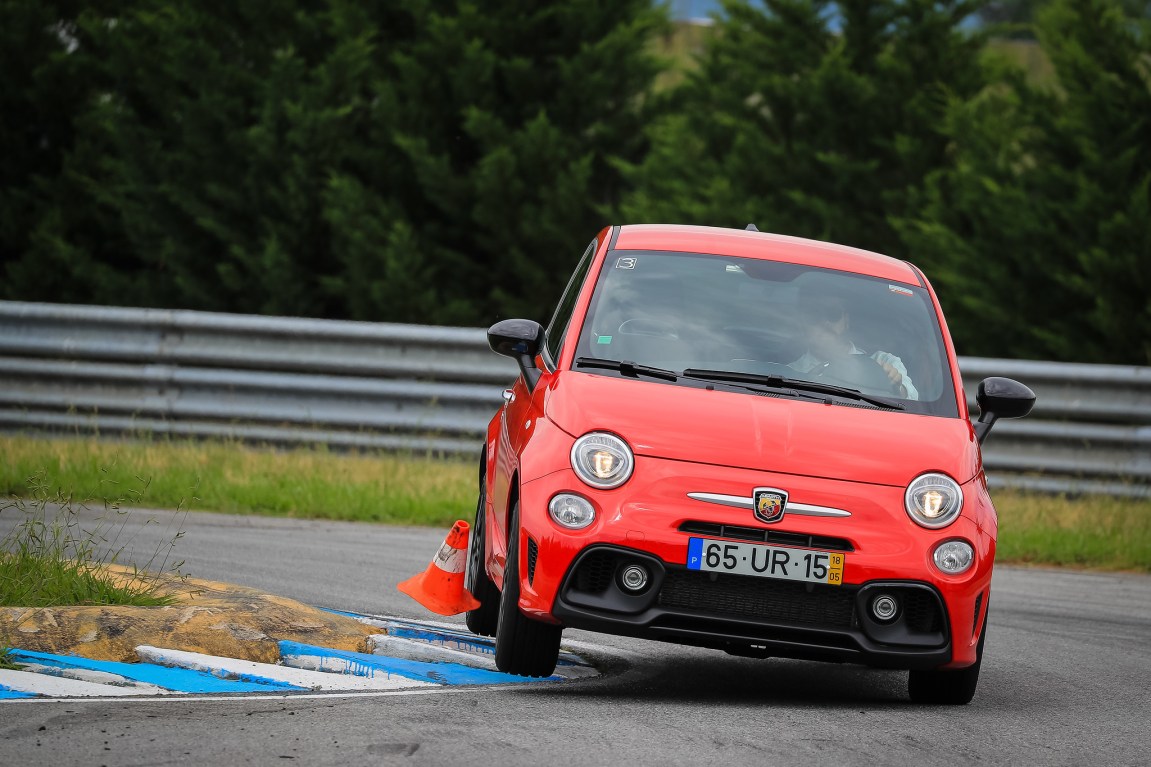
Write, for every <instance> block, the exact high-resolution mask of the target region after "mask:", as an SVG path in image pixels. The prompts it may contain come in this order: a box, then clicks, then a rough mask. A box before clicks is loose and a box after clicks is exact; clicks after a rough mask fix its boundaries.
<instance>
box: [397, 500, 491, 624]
mask: <svg viewBox="0 0 1151 767" xmlns="http://www.w3.org/2000/svg"><path fill="white" fill-rule="evenodd" d="M467 557H468V523H467V522H464V521H463V520H462V519H461V520H459V521H458V522H456V523H455V524H454V525H452V530H451V532H449V533H448V537H447V538H445V539H444V545H443V546H441V547H440V550H439V552H437V553H436V555H435V556H434V557H432V563H431V564H430V565H428V567H427V569H426V570H424V571H423V572H422V573H420V574H419V575H416V576H414V577H412V578H408V579H407V580H406V581H403V582H402V583H400V584H398V585H397V586H396V588H398V589H399V590H400V591H402V592H404V593H405V594H407V595H408V596H409V597H411V598H412V599H414V600H416V601H417V602H419V603H420V604H421V605H423V606H424V607H426V608H428V609H429V610H431V611H432V612H434V613H439V614H440V615H458V614H460V613H462V612H464V611H466V610H475V609H477V608H479V606H480V603H479V602H478V601H477V600H476V598H475V597H473V596H472V595H471V594H469V593H468V592H467V591H466V590H465V589H464V565H465V564H466V562H467Z"/></svg>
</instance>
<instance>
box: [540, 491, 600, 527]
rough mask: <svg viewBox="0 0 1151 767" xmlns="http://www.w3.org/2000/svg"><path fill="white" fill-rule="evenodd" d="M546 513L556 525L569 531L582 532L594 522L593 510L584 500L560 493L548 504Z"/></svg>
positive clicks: (570, 494) (576, 496)
mask: <svg viewBox="0 0 1151 767" xmlns="http://www.w3.org/2000/svg"><path fill="white" fill-rule="evenodd" d="M548 513H549V514H551V515H552V519H554V520H555V522H556V524H557V525H560V526H561V527H566V528H567V529H569V530H582V529H584V528H585V527H587V526H588V525H590V524H591V523H592V522H595V508H594V507H593V506H592V505H591V503H590V502H589V501H588V500H587V499H586V498H581V497H580V496H578V495H574V494H572V493H560V494H559V495H557V496H556V497H554V498H552V499H551V501H550V502H549V503H548Z"/></svg>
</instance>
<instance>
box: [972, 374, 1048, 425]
mask: <svg viewBox="0 0 1151 767" xmlns="http://www.w3.org/2000/svg"><path fill="white" fill-rule="evenodd" d="M975 401H976V402H978V403H979V412H980V416H979V418H980V420H983V414H986V413H987V412H992V413H995V416H996V417H997V418H1022V417H1023V416H1025V415H1027V414H1028V413H1030V412H1031V408H1033V407H1035V392H1033V391H1031V389H1030V388H1029V387H1027V386H1024V385H1023V384H1021V383H1019V382H1018V381H1016V380H1014V379H1011V378H998V377H995V376H992V377H991V378H984V379H983V380H982V381H980V382H979V392H978V393H977V394H976V395H975Z"/></svg>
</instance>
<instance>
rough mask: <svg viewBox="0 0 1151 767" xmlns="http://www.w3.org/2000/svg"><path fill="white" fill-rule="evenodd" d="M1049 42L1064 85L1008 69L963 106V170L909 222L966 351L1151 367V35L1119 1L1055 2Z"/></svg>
mask: <svg viewBox="0 0 1151 767" xmlns="http://www.w3.org/2000/svg"><path fill="white" fill-rule="evenodd" d="M1038 36H1039V39H1040V40H1041V42H1042V44H1043V46H1044V50H1045V51H1046V53H1047V55H1048V56H1049V57H1050V58H1051V60H1052V62H1053V63H1054V66H1055V69H1056V74H1057V77H1058V81H1057V87H1049V86H1044V85H1035V84H1032V83H1029V82H1028V81H1027V80H1026V79H1025V78H1024V77H1023V74H1022V73H1021V72H1018V71H1011V70H1009V69H1008V70H1006V71H1005V72H1004V73H1003V75H1002V84H1001V85H1000V86H999V87H996V88H993V89H989V90H988V91H987V92H985V93H983V94H982V95H981V96H980V97H979V98H976V99H973V100H971V101H969V102H966V103H964V102H958V101H957V102H956V103H954V104H953V105H952V109H951V110H950V116H949V119H948V122H947V127H946V132H947V133H948V134H949V135H950V136H951V139H952V141H953V143H954V151H955V155H956V162H955V165H954V167H953V168H951V169H947V170H943V171H940V172H939V173H937V174H935V175H934V176H933V177H932V178H931V179H930V181H929V182H928V184H927V185H926V187H925V190H924V192H923V194H922V197H921V198H920V200H919V212H918V214H917V215H915V216H913V217H911V218H909V219H908V220H905V221H903V222H901V223H900V229H901V231H902V233H903V235H904V237H905V239H906V241H907V242H908V245H909V247H910V248H912V249H914V250H915V252H917V253H918V254H920V255H921V257H922V258H923V260H924V261H926V262H927V264H928V266H929V268H933V269H934V276H935V282H936V286H937V288H939V290H940V292H941V296H942V298H941V300H942V301H943V302H944V308H945V309H946V310H947V311H948V313H949V315H950V316H951V318H952V330H953V333H954V335H955V338H956V344H957V346H958V347H959V349H960V352H961V353H966V354H978V355H988V356H1009V357H1027V358H1035V359H1050V360H1061V361H1078V362H1112V363H1126V364H1138V365H1146V364H1148V363H1151V77H1149V76H1148V72H1147V65H1146V62H1147V60H1148V57H1149V56H1151V38H1149V37H1148V36H1147V35H1146V34H1142V33H1140V31H1139V28H1138V26H1137V25H1135V24H1133V23H1132V21H1131V20H1130V19H1129V18H1128V17H1126V16H1125V14H1124V13H1123V12H1122V10H1121V9H1120V7H1119V6H1118V5H1117V4H1116V3H1115V2H1114V0H1057V2H1055V3H1053V4H1052V6H1051V7H1050V8H1048V9H1047V10H1045V11H1044V12H1042V13H1041V14H1040V16H1039V23H1038ZM1001 66H1002V65H1001Z"/></svg>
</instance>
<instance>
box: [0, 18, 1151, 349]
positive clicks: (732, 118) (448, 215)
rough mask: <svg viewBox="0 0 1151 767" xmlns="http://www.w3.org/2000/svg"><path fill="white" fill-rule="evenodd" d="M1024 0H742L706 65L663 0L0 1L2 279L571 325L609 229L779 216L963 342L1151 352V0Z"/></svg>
mask: <svg viewBox="0 0 1151 767" xmlns="http://www.w3.org/2000/svg"><path fill="white" fill-rule="evenodd" d="M1003 5H1004V3H1000V4H999V6H992V5H991V4H989V3H987V2H983V1H982V0H840V1H838V2H832V1H830V0H764V2H762V3H747V2H736V1H735V0H725V1H724V3H723V7H724V12H723V14H722V15H721V16H719V17H717V18H716V20H715V22H714V24H713V25H712V26H711V27H710V28H709V29H708V30H707V34H706V35H704V38H703V43H702V45H701V48H700V50H699V51H698V52H697V54H696V55H695V57H694V58H693V59H692V60H691V64H690V66H687V67H685V66H684V65H683V59H682V57H675V56H672V55H670V54H669V50H671V47H670V46H669V45H667V44H666V43H667V42H668V41H669V40H673V39H675V34H674V27H673V25H672V24H671V22H669V20H668V19H667V17H666V12H665V11H664V10H663V9H662V8H661V7H660V6H658V5H653V3H652V2H650V0H617V1H616V2H612V3H604V2H602V1H601V0H565V2H561V3H525V2H517V1H515V0H486V1H485V2H484V3H474V2H469V1H468V0H396V1H395V2H388V3H364V2H351V1H349V0H296V2H293V3H262V2H254V1H253V0H242V1H241V2H236V3H212V2H204V1H203V0H186V1H185V2H179V3H173V2H170V0H115V1H114V2H113V1H112V0H89V1H88V2H76V1H72V0H0V62H2V64H3V69H2V71H3V72H4V77H3V78H0V141H2V144H0V146H2V147H3V156H4V161H3V163H0V297H3V298H7V299H15V300H39V301H54V302H76V303H99V304H108V305H131V306H158V307H178V308H189V309H205V310H212V311H233V312H244V313H262V314H281V315H296V316H314V317H333V318H352V319H361V320H373V321H396V322H416V323H430V324H452V325H487V324H490V323H491V322H494V321H495V320H497V319H500V318H503V317H509V316H527V317H534V318H537V319H540V320H546V318H547V315H548V314H549V312H550V310H551V307H552V306H553V305H554V302H555V300H556V298H557V297H558V295H559V292H560V291H561V290H562V288H563V285H564V283H565V281H566V279H567V277H568V275H569V273H570V271H571V269H572V267H573V266H574V263H575V261H576V260H577V259H578V257H579V255H580V253H581V252H582V251H583V249H584V247H585V246H586V244H587V242H588V241H589V240H590V239H591V237H592V235H593V234H594V233H595V232H596V231H597V230H598V229H599V228H601V227H602V226H604V225H606V224H609V223H628V222H651V221H659V222H673V223H700V224H709V225H718V226H738V227H740V228H742V227H744V226H745V225H746V224H747V223H749V222H754V223H755V224H756V226H757V227H758V228H759V229H761V230H764V231H775V232H780V233H785V234H793V235H799V236H806V237H814V238H817V239H824V240H832V241H836V242H842V243H846V244H850V245H855V246H858V247H863V248H868V249H871V250H876V251H879V252H882V253H886V254H888V255H891V256H895V257H897V258H904V259H907V260H910V261H912V262H913V263H916V264H917V265H919V266H921V267H922V268H923V269H924V270H925V271H926V272H927V274H928V276H929V277H930V278H931V279H932V281H933V283H934V285H935V287H936V290H937V291H938V292H939V294H940V300H941V301H942V303H943V305H944V310H945V311H946V312H947V314H948V319H949V321H950V323H951V331H952V333H953V335H954V337H955V340H956V345H957V347H958V349H959V351H960V353H961V354H968V355H978V356H1004V357H1015V358H1032V359H1049V360H1064V361H1081V362H1108V363H1119V364H1136V365H1148V364H1151V26H1149V23H1148V13H1147V12H1146V8H1143V9H1142V10H1140V9H1139V3H1137V2H1133V1H1132V0H1047V1H1046V2H1043V1H1038V2H1030V0H1029V2H1027V3H1025V5H1026V6H1027V7H1028V8H1031V7H1035V8H1037V10H1036V11H1035V14H1034V17H1033V18H1032V20H1031V21H1028V22H1026V23H1022V24H1020V23H1012V24H1009V25H994V24H986V23H984V24H978V25H975V24H972V23H971V22H972V20H973V19H975V18H977V17H978V14H980V12H981V11H982V12H983V13H985V14H986V13H988V10H989V9H991V10H994V9H995V8H996V7H1001V6H1003ZM1029 18H1031V17H1029ZM1020 30H1024V31H1025V32H1026V35H1030V36H1034V38H1035V39H1036V40H1038V46H1039V47H1040V49H1041V51H1042V53H1043V56H1044V58H1045V60H1046V61H1049V62H1050V69H1051V73H1050V74H1049V75H1048V76H1045V77H1039V78H1037V77H1035V76H1033V74H1031V73H1029V72H1028V71H1027V70H1026V69H1024V68H1023V67H1022V66H1021V65H1019V64H1017V63H1015V61H1014V60H1012V59H1011V58H1010V57H1007V56H1005V55H1003V54H1002V53H1001V52H1000V51H1001V50H1002V49H1001V48H999V47H997V46H996V45H994V44H993V43H994V41H995V40H996V39H998V38H1001V37H1003V36H1006V35H1015V36H1018V35H1019V32H1020Z"/></svg>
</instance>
